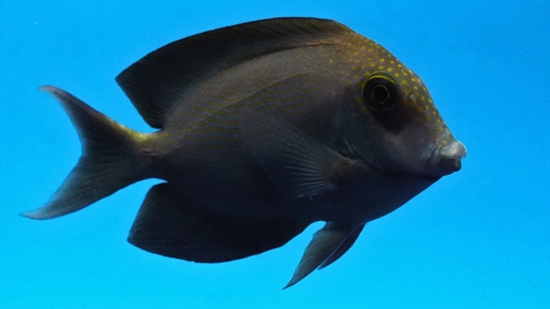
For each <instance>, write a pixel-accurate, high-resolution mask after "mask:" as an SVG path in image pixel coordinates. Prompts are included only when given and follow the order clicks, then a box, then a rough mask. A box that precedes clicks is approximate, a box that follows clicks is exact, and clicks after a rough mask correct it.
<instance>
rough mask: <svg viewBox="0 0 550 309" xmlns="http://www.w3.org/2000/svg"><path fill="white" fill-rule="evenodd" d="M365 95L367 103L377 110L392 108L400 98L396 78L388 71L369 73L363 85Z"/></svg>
mask: <svg viewBox="0 0 550 309" xmlns="http://www.w3.org/2000/svg"><path fill="white" fill-rule="evenodd" d="M363 97H364V98H365V102H367V105H368V106H369V107H371V108H372V109H374V110H376V111H388V110H390V109H392V108H393V107H394V106H395V105H396V103H397V102H398V99H399V91H398V89H397V84H396V83H395V80H394V79H393V78H392V77H391V76H390V75H388V74H386V73H381V72H377V73H373V74H371V75H369V76H368V77H367V78H366V80H365V83H364V85H363Z"/></svg>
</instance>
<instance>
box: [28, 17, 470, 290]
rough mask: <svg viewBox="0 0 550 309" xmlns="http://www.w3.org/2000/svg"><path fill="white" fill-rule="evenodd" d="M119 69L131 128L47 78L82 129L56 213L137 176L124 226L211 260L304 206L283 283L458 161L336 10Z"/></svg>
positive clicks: (408, 86)
mask: <svg viewBox="0 0 550 309" xmlns="http://www.w3.org/2000/svg"><path fill="white" fill-rule="evenodd" d="M116 81H117V83H118V85H119V86H120V87H121V88H122V90H123V91H124V92H125V94H126V95H127V96H128V98H129V99H130V100H131V102H132V103H133V105H134V106H135V108H136V109H137V111H138V112H139V114H140V115H141V116H142V117H143V119H144V120H145V122H146V123H147V124H148V125H149V126H151V127H152V128H153V129H155V130H154V131H153V132H151V133H141V132H138V131H135V130H133V129H131V128H128V127H126V126H124V125H122V124H120V123H118V122H116V121H115V120H113V119H111V118H109V117H108V116H106V115H104V114H103V113H101V112H99V111H97V110H95V109H93V108H92V107H90V106H89V105H87V104H86V103H84V102H83V101H81V100H79V99H78V98H76V97H75V96H73V95H72V94H70V93H69V92H66V91H64V90H62V89H60V88H57V87H54V86H43V87H41V88H40V89H41V90H43V91H46V92H48V93H50V94H51V95H53V97H55V98H56V99H57V101H59V102H60V104H61V106H62V107H63V109H64V110H65V112H66V113H67V114H68V116H69V118H70V120H71V121H72V123H73V125H74V127H75V128H76V130H77V133H78V136H79V138H80V141H81V143H82V154H81V157H80V159H79V161H78V163H77V164H76V166H75V167H74V169H73V170H72V171H71V172H70V173H69V175H68V176H67V178H66V179H65V180H64V182H63V183H62V184H61V186H60V187H59V189H58V190H57V191H55V193H54V194H53V195H52V196H51V198H50V200H49V201H48V202H47V203H46V204H45V205H43V206H42V207H40V208H38V209H36V210H32V211H28V212H24V213H22V215H23V216H25V217H28V218H31V219H40V220H42V219H51V218H56V217H60V216H63V215H67V214H70V213H73V212H75V211H78V210H81V209H83V208H85V207H87V206H89V205H91V204H93V203H95V202H97V201H98V200H100V199H103V198H105V197H107V196H109V195H111V194H113V193H115V192H117V191H118V190H120V189H123V188H125V187H127V186H129V185H131V184H133V183H136V182H138V181H141V180H145V179H158V180H160V183H158V184H156V185H154V186H152V188H150V190H149V191H148V192H147V194H146V196H145V199H144V201H143V203H142V204H141V207H140V209H139V211H138V214H137V216H136V219H135V221H134V223H133V225H132V227H131V229H130V233H129V236H128V242H129V243H131V244H132V245H134V246H136V247H138V248H141V249H143V250H146V251H148V252H151V253H155V254H159V255H162V256H166V257H171V258H176V259H182V260H187V261H194V262H202V263H220V262H227V261H232V260H237V259H242V258H246V257H249V256H253V255H257V254H260V253H263V252H266V251H268V250H272V249H275V248H279V247H281V246H283V245H284V244H286V243H287V242H289V241H290V240H291V239H293V238H294V237H295V236H297V235H299V234H301V233H302V232H303V231H304V230H305V229H306V228H307V227H308V226H309V225H311V224H312V223H314V222H325V225H324V226H323V227H322V228H321V229H320V230H318V231H317V232H315V233H314V235H313V237H312V240H311V242H310V243H309V244H308V245H307V247H306V248H305V251H304V253H303V256H302V258H301V260H300V261H299V263H298V266H297V268H296V270H295V271H294V273H293V275H292V277H291V279H290V281H289V282H288V283H287V285H286V286H285V288H288V287H290V286H293V285H294V284H296V283H298V282H299V281H301V280H302V279H304V278H305V277H306V276H308V275H309V274H310V273H311V272H313V271H314V270H316V269H322V268H325V267H327V266H329V265H330V264H332V263H334V262H335V261H336V260H338V259H339V258H340V257H342V256H343V255H344V254H345V253H346V252H347V251H348V249H350V248H351V247H352V245H353V244H354V243H355V241H356V240H357V238H358V236H359V235H360V233H361V232H362V231H363V229H364V227H365V224H366V223H368V222H370V221H373V220H376V219H378V218H380V217H382V216H385V215H387V214H389V213H391V212H393V211H394V210H396V209H397V208H399V207H400V206H402V205H404V204H405V203H406V202H408V201H409V200H410V199H411V198H413V197H414V196H416V195H417V194H419V193H420V192H422V191H424V190H425V189H426V188H428V187H429V186H431V185H432V184H433V183H435V182H436V181H438V180H439V179H440V178H442V177H443V176H446V175H449V174H451V173H454V172H456V171H458V170H460V169H461V161H462V159H463V158H464V157H465V156H466V147H465V146H464V144H463V143H461V142H460V141H458V140H457V139H455V137H454V136H453V134H452V133H451V131H450V130H449V128H448V127H447V125H446V124H445V122H444V120H443V119H442V117H441V115H440V113H439V112H438V110H437V108H436V106H435V105H434V102H433V100H432V98H431V96H430V94H429V92H428V90H427V88H426V85H425V84H424V82H423V81H422V80H421V79H420V77H419V76H418V75H416V74H415V73H414V72H413V71H412V70H410V69H409V68H408V67H406V66H405V65H404V64H403V63H401V62H400V61H399V60H398V59H397V58H396V57H395V56H393V55H392V54H391V53H390V52H389V51H387V50H386V49H385V48H383V47H382V46H381V45H379V44H378V43H376V42H374V41H372V40H370V39H368V38H366V37H364V36H363V35H361V34H359V33H357V32H355V31H353V30H351V29H350V28H348V27H347V26H345V25H343V24H341V23H338V22H336V21H333V20H327V19H317V18H300V17H284V18H273V19H266V20H259V21H253V22H248V23H243V24H238V25H234V26H228V27H224V28H220V29H216V30H212V31H207V32H204V33H201V34H197V35H193V36H190V37H187V38H183V39H181V40H178V41H175V42H172V43H169V44H168V45H166V46H164V47H161V48H159V49H158V50H155V51H153V52H151V53H149V54H147V55H146V56H144V57H143V58H142V59H140V60H138V61H137V62H135V63H134V64H132V65H130V66H129V67H128V68H127V69H125V70H124V71H122V73H120V74H119V75H118V76H117V77H116Z"/></svg>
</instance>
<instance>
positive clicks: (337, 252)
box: [284, 223, 364, 289]
mask: <svg viewBox="0 0 550 309" xmlns="http://www.w3.org/2000/svg"><path fill="white" fill-rule="evenodd" d="M363 227H364V224H361V225H346V224H335V223H327V224H326V225H325V226H324V227H323V228H322V229H320V230H319V231H317V232H316V233H315V234H314V235H313V239H312V240H311V242H310V243H309V245H308V246H307V248H306V251H305V252H304V255H303V256H302V259H301V260H300V264H298V267H297V268H296V271H295V272H294V275H292V278H291V279H290V281H289V282H288V284H287V285H286V286H285V287H284V288H285V289H286V288H288V287H290V286H293V285H294V284H296V283H298V282H299V281H300V280H302V279H303V278H305V277H306V276H307V275H309V274H310V273H311V272H312V271H314V270H315V269H317V268H319V269H321V268H323V267H326V266H328V265H330V264H331V263H333V262H334V261H336V260H337V259H339V258H340V257H341V256H342V255H343V254H344V253H346V252H347V251H348V249H349V248H351V246H352V245H353V243H354V242H355V240H356V239H357V237H358V236H359V234H360V233H361V231H362V230H363Z"/></svg>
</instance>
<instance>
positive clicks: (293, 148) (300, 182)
mask: <svg viewBox="0 0 550 309" xmlns="http://www.w3.org/2000/svg"><path fill="white" fill-rule="evenodd" d="M239 117H240V127H241V133H242V136H243V139H244V142H245V144H246V145H247V147H248V149H249V151H250V152H251V154H252V155H253V156H254V158H255V159H256V162H257V163H258V165H259V166H260V167H261V168H262V169H263V170H264V172H266V174H267V175H268V176H269V177H270V179H271V180H272V181H273V182H274V183H275V184H276V185H277V186H278V187H279V188H280V189H281V190H283V191H284V192H285V193H287V194H289V195H291V196H293V197H311V196H314V195H317V194H321V193H324V192H327V191H330V190H332V189H334V188H336V187H337V185H338V178H339V177H340V176H341V174H342V170H344V169H345V168H346V167H349V166H352V165H353V164H354V161H352V160H350V159H348V158H345V157H343V156H342V155H340V154H339V153H338V152H336V151H334V150H332V149H330V148H328V147H327V146H325V145H323V144H322V143H321V142H319V141H318V140H316V139H315V138H313V137H312V136H310V135H309V134H307V133H306V132H304V131H302V130H300V129H298V128H296V127H295V126H293V125H291V124H290V123H287V122H286V121H284V120H282V119H279V118H277V117H274V116H271V115H269V114H267V113H265V112H262V111H259V110H256V109H254V108H251V107H246V106H245V107H243V108H241V111H240V115H239Z"/></svg>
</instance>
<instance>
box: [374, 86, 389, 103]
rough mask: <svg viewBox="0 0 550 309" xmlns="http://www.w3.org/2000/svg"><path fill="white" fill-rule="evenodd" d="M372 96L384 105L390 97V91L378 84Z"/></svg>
mask: <svg viewBox="0 0 550 309" xmlns="http://www.w3.org/2000/svg"><path fill="white" fill-rule="evenodd" d="M372 96H373V99H374V100H375V101H376V103H378V104H380V105H382V104H384V103H386V101H387V100H388V99H389V98H390V92H389V90H388V88H386V87H385V86H383V85H376V86H375V87H374V89H373V90H372Z"/></svg>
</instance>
